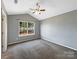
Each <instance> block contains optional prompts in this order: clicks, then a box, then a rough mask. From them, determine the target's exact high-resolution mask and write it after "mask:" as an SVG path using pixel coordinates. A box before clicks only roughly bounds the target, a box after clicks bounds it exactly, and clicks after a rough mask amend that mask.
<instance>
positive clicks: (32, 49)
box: [2, 40, 77, 59]
mask: <svg viewBox="0 0 79 59" xmlns="http://www.w3.org/2000/svg"><path fill="white" fill-rule="evenodd" d="M2 59H77V58H76V51H74V50H71V49H68V48H64V47H62V46H59V45H56V44H54V43H50V42H47V41H44V40H34V41H29V42H24V43H20V44H16V45H12V46H9V48H8V51H7V52H5V53H3V54H2Z"/></svg>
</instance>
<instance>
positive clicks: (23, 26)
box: [19, 21, 35, 35]
mask: <svg viewBox="0 0 79 59" xmlns="http://www.w3.org/2000/svg"><path fill="white" fill-rule="evenodd" d="M19 24H20V31H19V34H20V35H30V34H34V30H35V29H34V28H35V25H34V23H33V22H27V21H21V22H19Z"/></svg>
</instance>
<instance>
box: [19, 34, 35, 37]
mask: <svg viewBox="0 0 79 59" xmlns="http://www.w3.org/2000/svg"><path fill="white" fill-rule="evenodd" d="M31 35H35V33H33V34H27V35H19V37H25V36H31Z"/></svg>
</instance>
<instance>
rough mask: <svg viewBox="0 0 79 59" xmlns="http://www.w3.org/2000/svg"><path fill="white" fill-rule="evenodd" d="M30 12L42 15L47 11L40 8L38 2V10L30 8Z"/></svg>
mask: <svg viewBox="0 0 79 59" xmlns="http://www.w3.org/2000/svg"><path fill="white" fill-rule="evenodd" d="M30 10H32V12H33V13H36V12H37V13H38V14H41V12H44V11H45V9H42V8H40V5H39V3H38V2H37V3H36V8H34V9H33V8H30Z"/></svg>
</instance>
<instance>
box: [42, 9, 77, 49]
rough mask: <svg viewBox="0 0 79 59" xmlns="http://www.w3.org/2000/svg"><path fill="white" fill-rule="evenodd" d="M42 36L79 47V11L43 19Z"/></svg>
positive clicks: (70, 46) (69, 45)
mask: <svg viewBox="0 0 79 59" xmlns="http://www.w3.org/2000/svg"><path fill="white" fill-rule="evenodd" d="M41 38H42V39H45V40H48V41H50V42H53V43H56V44H59V45H62V46H65V47H68V48H71V49H75V50H76V49H77V11H76V10H74V11H71V12H68V13H65V14H62V15H58V16H55V17H51V18H48V19H45V20H43V21H41Z"/></svg>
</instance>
